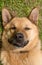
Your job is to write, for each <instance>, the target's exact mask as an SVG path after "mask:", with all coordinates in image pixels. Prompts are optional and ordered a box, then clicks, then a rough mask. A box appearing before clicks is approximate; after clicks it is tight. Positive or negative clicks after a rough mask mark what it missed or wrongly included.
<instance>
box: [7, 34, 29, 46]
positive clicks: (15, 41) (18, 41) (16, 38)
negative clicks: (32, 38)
mask: <svg viewBox="0 0 42 65" xmlns="http://www.w3.org/2000/svg"><path fill="white" fill-rule="evenodd" d="M8 42H9V43H10V44H12V45H14V46H17V47H24V46H26V45H27V43H28V42H29V41H28V40H27V41H25V39H24V35H23V34H22V33H16V34H15V35H13V36H12V38H11V39H8Z"/></svg>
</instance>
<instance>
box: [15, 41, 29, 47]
mask: <svg viewBox="0 0 42 65" xmlns="http://www.w3.org/2000/svg"><path fill="white" fill-rule="evenodd" d="M28 42H29V41H28V40H27V41H25V42H24V44H22V45H21V43H20V44H19V43H16V44H14V46H16V47H24V46H26V45H27V44H28Z"/></svg>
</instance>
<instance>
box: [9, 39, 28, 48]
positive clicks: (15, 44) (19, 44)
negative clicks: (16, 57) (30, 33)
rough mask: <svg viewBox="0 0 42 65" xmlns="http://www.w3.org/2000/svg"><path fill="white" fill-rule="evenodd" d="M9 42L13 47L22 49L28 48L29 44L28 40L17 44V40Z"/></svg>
mask: <svg viewBox="0 0 42 65" xmlns="http://www.w3.org/2000/svg"><path fill="white" fill-rule="evenodd" d="M8 42H9V43H10V44H11V45H13V46H15V47H19V48H20V47H24V46H26V45H27V44H28V43H29V40H27V41H22V42H17V41H15V40H13V41H11V40H8Z"/></svg>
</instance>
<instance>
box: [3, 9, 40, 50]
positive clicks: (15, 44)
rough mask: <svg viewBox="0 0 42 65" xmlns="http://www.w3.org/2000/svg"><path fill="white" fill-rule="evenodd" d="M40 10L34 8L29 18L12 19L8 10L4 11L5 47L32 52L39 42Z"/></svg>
mask: <svg viewBox="0 0 42 65" xmlns="http://www.w3.org/2000/svg"><path fill="white" fill-rule="evenodd" d="M38 13H39V11H38V8H34V9H33V10H32V11H31V13H30V15H29V17H28V18H26V17H21V18H20V17H14V18H13V19H12V17H11V15H10V13H9V11H8V10H7V9H5V8H4V9H3V10H2V19H3V26H4V31H3V35H2V41H3V46H4V47H5V48H7V49H8V48H10V49H14V50H30V49H32V48H33V47H34V46H35V45H36V44H37V42H38V28H37V25H36V24H37V21H38Z"/></svg>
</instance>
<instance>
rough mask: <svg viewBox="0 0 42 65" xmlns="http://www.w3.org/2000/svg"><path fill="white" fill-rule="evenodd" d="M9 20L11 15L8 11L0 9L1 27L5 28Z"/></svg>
mask: <svg viewBox="0 0 42 65" xmlns="http://www.w3.org/2000/svg"><path fill="white" fill-rule="evenodd" d="M10 19H11V15H10V13H9V11H8V10H7V9H6V8H4V9H2V20H3V26H5V25H6V24H7V23H8V22H9V21H10Z"/></svg>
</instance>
